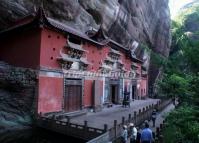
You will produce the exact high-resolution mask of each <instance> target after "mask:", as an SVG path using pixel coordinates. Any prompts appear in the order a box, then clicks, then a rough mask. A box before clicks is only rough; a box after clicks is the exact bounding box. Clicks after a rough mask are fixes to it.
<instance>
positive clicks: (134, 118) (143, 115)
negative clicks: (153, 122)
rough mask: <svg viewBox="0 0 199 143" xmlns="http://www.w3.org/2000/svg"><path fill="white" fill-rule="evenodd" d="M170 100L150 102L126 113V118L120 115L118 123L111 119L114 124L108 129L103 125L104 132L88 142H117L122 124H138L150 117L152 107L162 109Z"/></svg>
mask: <svg viewBox="0 0 199 143" xmlns="http://www.w3.org/2000/svg"><path fill="white" fill-rule="evenodd" d="M171 102H172V101H171V100H163V101H158V102H157V104H155V105H154V104H152V105H149V106H146V107H144V108H142V109H139V110H138V112H137V111H134V112H133V114H129V115H128V118H127V119H125V117H122V119H121V122H120V123H118V120H114V121H113V124H114V126H113V127H112V128H110V129H108V125H105V128H104V129H107V130H105V131H106V133H104V134H103V135H101V136H99V137H97V138H94V139H92V140H90V141H89V142H88V143H107V142H108V141H113V142H116V143H117V142H118V143H119V137H120V136H121V132H122V130H123V129H122V127H123V125H128V124H129V123H130V122H133V123H134V124H135V125H136V126H140V125H141V124H142V123H143V122H144V121H145V120H149V119H151V114H152V111H153V109H157V110H158V111H162V110H163V109H164V108H165V107H166V106H168V105H169V104H170V103H171ZM107 133H108V134H107ZM105 139H106V140H105Z"/></svg>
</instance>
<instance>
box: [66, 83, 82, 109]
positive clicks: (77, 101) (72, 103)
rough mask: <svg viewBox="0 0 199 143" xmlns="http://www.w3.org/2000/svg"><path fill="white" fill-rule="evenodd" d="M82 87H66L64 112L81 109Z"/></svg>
mask: <svg viewBox="0 0 199 143" xmlns="http://www.w3.org/2000/svg"><path fill="white" fill-rule="evenodd" d="M81 98H82V86H81V85H65V98H64V110H65V111H67V112H73V111H78V110H80V109H81Z"/></svg>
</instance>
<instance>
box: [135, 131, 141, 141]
mask: <svg viewBox="0 0 199 143" xmlns="http://www.w3.org/2000/svg"><path fill="white" fill-rule="evenodd" d="M140 140H141V129H140V128H139V127H137V138H136V143H140Z"/></svg>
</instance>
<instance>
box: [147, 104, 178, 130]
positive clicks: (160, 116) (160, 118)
mask: <svg viewBox="0 0 199 143" xmlns="http://www.w3.org/2000/svg"><path fill="white" fill-rule="evenodd" d="M174 108H175V106H174V105H173V104H170V105H168V106H167V107H166V108H165V109H164V110H163V111H161V112H160V113H157V119H156V122H155V127H153V122H152V121H150V122H149V125H150V128H151V129H152V130H153V131H154V132H155V131H156V127H160V124H162V123H163V120H164V119H165V116H166V115H167V114H168V113H169V112H171V111H172V110H173V109H174Z"/></svg>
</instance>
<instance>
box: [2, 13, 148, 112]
mask: <svg viewBox="0 0 199 143" xmlns="http://www.w3.org/2000/svg"><path fill="white" fill-rule="evenodd" d="M0 45H1V47H0V60H1V61H5V62H7V63H9V64H11V65H14V66H17V67H24V68H31V69H34V70H36V71H37V74H38V75H37V78H38V83H37V87H38V93H37V96H38V97H37V112H38V113H40V112H41V113H48V112H59V111H65V112H74V111H79V110H83V109H85V108H92V109H94V110H95V111H98V110H100V109H101V108H102V107H103V106H105V105H107V104H121V103H122V101H123V99H124V96H125V93H128V94H129V98H130V100H133V99H142V98H145V97H146V96H147V93H148V87H147V84H148V76H147V71H146V69H145V68H144V67H143V61H142V60H140V59H138V58H136V57H134V56H132V55H131V54H130V53H131V52H130V48H129V47H123V46H122V45H120V44H118V43H116V42H115V41H113V40H111V39H109V38H107V37H106V36H105V35H104V33H103V31H102V29H101V28H100V29H99V30H98V31H95V30H89V31H88V32H87V33H81V32H79V31H77V30H75V29H73V28H71V27H68V26H66V25H64V24H63V23H60V22H58V21H56V20H54V19H51V18H48V17H46V16H45V14H44V12H43V10H42V9H40V10H39V11H38V12H37V13H36V14H34V15H29V16H27V17H25V18H23V19H21V20H19V21H17V22H16V23H15V24H14V25H13V26H12V27H11V28H8V29H6V30H4V31H1V32H0Z"/></svg>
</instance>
